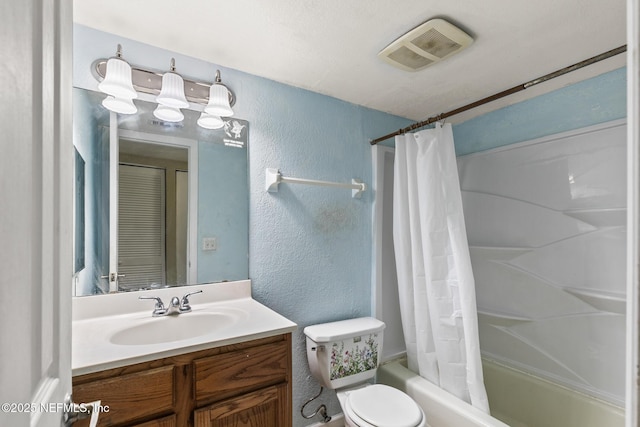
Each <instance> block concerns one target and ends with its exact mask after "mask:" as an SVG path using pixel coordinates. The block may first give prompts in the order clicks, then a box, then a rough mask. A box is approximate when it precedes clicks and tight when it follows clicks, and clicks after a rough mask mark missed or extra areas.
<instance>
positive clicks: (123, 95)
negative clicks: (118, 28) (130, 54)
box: [98, 45, 138, 114]
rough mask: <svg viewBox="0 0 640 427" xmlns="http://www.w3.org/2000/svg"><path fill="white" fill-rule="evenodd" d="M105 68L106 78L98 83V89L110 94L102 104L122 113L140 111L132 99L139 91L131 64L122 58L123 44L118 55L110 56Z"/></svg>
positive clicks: (118, 50)
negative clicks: (133, 80) (135, 84)
mask: <svg viewBox="0 0 640 427" xmlns="http://www.w3.org/2000/svg"><path fill="white" fill-rule="evenodd" d="M105 68H106V71H105V76H104V80H102V81H101V82H100V84H98V89H100V91H101V92H104V93H106V94H107V95H108V96H107V97H106V98H105V99H104V101H102V105H103V106H104V107H105V108H106V109H108V110H111V111H115V112H116V113H120V114H133V113H135V112H136V111H138V109H137V108H136V106H135V105H134V104H133V101H132V100H133V98H137V97H138V93H137V92H136V91H135V89H134V88H133V83H132V80H131V66H130V65H129V63H128V62H127V61H125V60H124V59H122V46H120V45H118V48H117V50H116V56H115V57H112V58H109V60H108V61H107V63H106V66H105Z"/></svg>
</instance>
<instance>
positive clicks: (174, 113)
mask: <svg viewBox="0 0 640 427" xmlns="http://www.w3.org/2000/svg"><path fill="white" fill-rule="evenodd" d="M153 115H154V116H155V117H156V118H158V119H160V120H162V121H165V122H181V121H182V120H184V114H182V111H180V109H178V108H174V107H168V106H166V105H162V104H159V105H158V107H157V108H156V109H155V110H153Z"/></svg>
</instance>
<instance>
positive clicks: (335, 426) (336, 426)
mask: <svg viewBox="0 0 640 427" xmlns="http://www.w3.org/2000/svg"><path fill="white" fill-rule="evenodd" d="M307 427H344V415H343V414H342V412H341V413H339V414H336V415H332V416H331V421H329V422H328V423H315V424H311V425H309V426H307Z"/></svg>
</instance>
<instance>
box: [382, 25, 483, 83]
mask: <svg viewBox="0 0 640 427" xmlns="http://www.w3.org/2000/svg"><path fill="white" fill-rule="evenodd" d="M471 43H473V39H472V38H471V37H470V36H469V35H468V34H467V33H465V32H464V31H462V30H461V29H459V28H458V27H455V26H454V25H452V24H450V23H449V22H447V21H445V20H444V19H432V20H430V21H427V22H425V23H424V24H422V25H420V26H419V27H417V28H414V29H413V30H411V31H409V32H408V33H407V34H405V35H403V36H402V37H400V38H398V39H397V40H395V41H394V42H393V43H391V44H390V45H389V46H387V47H385V48H384V49H383V50H382V51H380V53H379V54H378V56H379V57H380V58H381V59H382V60H384V61H385V62H387V63H389V64H391V65H393V66H395V67H398V68H401V69H403V70H406V71H418V70H422V69H423V68H426V67H428V66H430V65H432V64H434V63H436V62H438V61H441V60H442V59H444V58H448V57H449V56H451V55H454V54H456V53H458V52H460V51H461V50H463V49H465V48H466V47H468V46H469V45H470V44H471Z"/></svg>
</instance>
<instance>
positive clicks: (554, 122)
mask: <svg viewBox="0 0 640 427" xmlns="http://www.w3.org/2000/svg"><path fill="white" fill-rule="evenodd" d="M626 84H627V81H626V68H620V69H617V70H614V71H610V72H608V73H605V74H601V75H599V76H597V77H593V78H591V79H588V80H584V81H582V82H579V83H575V84H572V85H570V86H566V87H564V88H562V89H558V90H555V91H553V92H550V93H547V94H544V95H540V96H537V97H535V98H531V99H529V100H526V101H522V102H519V103H517V104H514V105H510V106H508V107H505V108H501V109H499V110H496V111H493V112H490V113H487V114H484V115H482V116H479V117H476V118H473V119H471V120H467V121H466V122H463V123H460V124H458V125H455V126H454V127H453V136H454V139H455V145H456V154H457V155H458V156H461V155H464V154H469V153H474V152H477V151H484V150H489V149H491V148H495V147H500V146H502V145H508V144H513V143H516V142H521V141H528V140H530V139H535V138H540V137H543V136H547V135H552V134H555V133H559V132H564V131H568V130H573V129H579V128H582V127H585V126H590V125H595V124H598V123H604V122H608V121H611V120H615V119H621V118H624V117H626V115H627V104H626V103H627V96H626V91H627V86H626Z"/></svg>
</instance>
